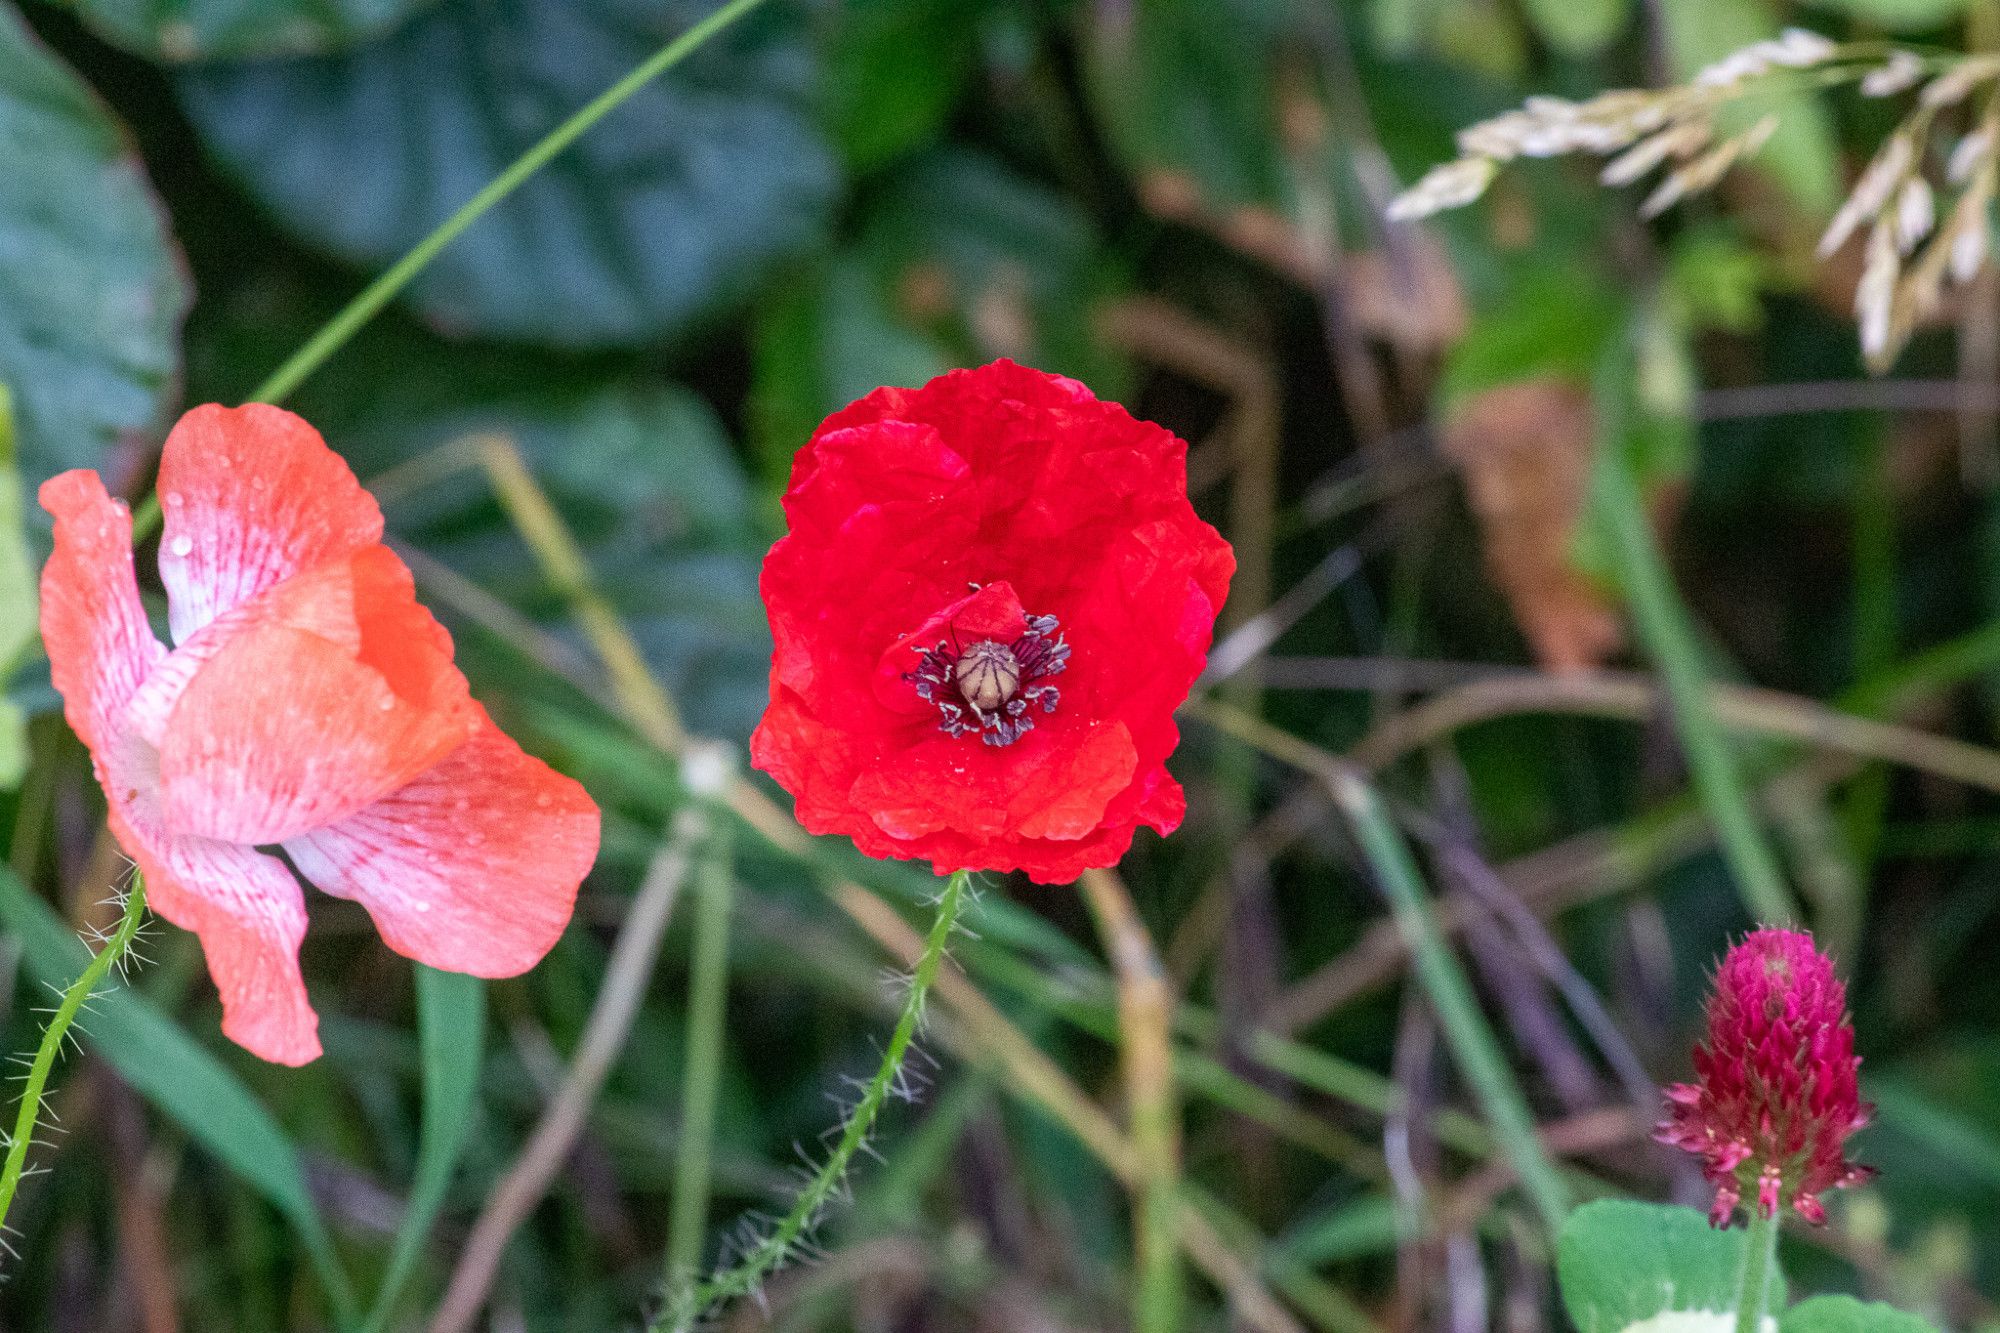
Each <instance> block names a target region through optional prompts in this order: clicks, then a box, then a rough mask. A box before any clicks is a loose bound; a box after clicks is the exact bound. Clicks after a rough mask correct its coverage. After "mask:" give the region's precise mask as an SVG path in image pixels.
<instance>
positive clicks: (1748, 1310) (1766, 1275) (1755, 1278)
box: [1736, 1207, 1778, 1333]
mask: <svg viewBox="0 0 2000 1333" xmlns="http://www.w3.org/2000/svg"><path fill="white" fill-rule="evenodd" d="M1749 1211H1750V1230H1749V1232H1748V1233H1747V1234H1745V1236H1744V1238H1743V1241H1744V1244H1743V1284H1742V1286H1741V1287H1739V1288H1738V1289H1737V1292H1736V1333H1762V1329H1763V1326H1764V1314H1765V1309H1764V1307H1765V1306H1766V1305H1768V1304H1769V1303H1770V1300H1771V1275H1772V1274H1774V1273H1775V1272H1777V1271H1778V1214H1777V1213H1775V1212H1774V1213H1772V1214H1771V1216H1769V1217H1766V1216H1764V1210H1763V1209H1761V1208H1755V1207H1753V1208H1751V1209H1750V1210H1749Z"/></svg>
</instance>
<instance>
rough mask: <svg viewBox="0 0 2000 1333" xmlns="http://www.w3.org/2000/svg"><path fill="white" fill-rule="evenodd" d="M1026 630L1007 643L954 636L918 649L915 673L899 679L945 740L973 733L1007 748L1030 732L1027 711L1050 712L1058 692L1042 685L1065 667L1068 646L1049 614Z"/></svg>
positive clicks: (1031, 722) (1032, 723)
mask: <svg viewBox="0 0 2000 1333" xmlns="http://www.w3.org/2000/svg"><path fill="white" fill-rule="evenodd" d="M1027 626H1028V628H1027V631H1026V632H1025V633H1023V634H1022V635H1021V636H1020V637H1019V638H1016V639H1014V640H1012V641H1010V642H1002V641H1001V640H999V639H979V640H976V641H975V642H973V643H970V644H965V643H961V642H960V641H959V639H958V637H957V635H956V633H954V634H953V635H952V636H951V637H950V638H945V639H940V640H938V642H937V646H936V647H934V648H919V649H918V650H917V651H918V652H919V653H920V654H921V656H920V658H919V659H918V662H917V669H916V670H915V671H910V672H906V673H905V674H904V676H903V679H904V680H906V681H908V682H910V684H911V686H912V687H914V688H915V690H916V692H917V697H918V698H920V699H924V700H927V701H929V702H930V703H932V704H934V705H936V706H937V710H938V718H939V722H938V729H939V730H941V731H943V732H944V734H945V735H947V736H965V735H973V734H977V735H978V737H979V738H980V739H981V740H982V741H984V742H985V743H986V744H988V745H995V746H999V745H1012V744H1013V743H1014V742H1015V741H1017V740H1019V739H1021V737H1022V736H1023V735H1025V734H1026V733H1028V732H1030V731H1032V730H1034V727H1035V719H1034V718H1033V717H1032V716H1030V708H1031V706H1033V705H1036V704H1039V705H1040V706H1041V710H1042V712H1044V713H1053V712H1055V711H1056V704H1057V703H1059V702H1060V701H1061V698H1062V695H1061V692H1060V691H1058V690H1057V689H1056V687H1055V686H1053V685H1051V684H1049V683H1048V679H1049V677H1051V676H1055V675H1060V674H1061V673H1062V670H1063V668H1065V667H1067V666H1068V665H1069V645H1068V644H1067V643H1064V642H1063V640H1062V636H1061V635H1060V634H1059V633H1057V622H1056V618H1055V617H1054V616H1036V615H1031V616H1028V617H1027Z"/></svg>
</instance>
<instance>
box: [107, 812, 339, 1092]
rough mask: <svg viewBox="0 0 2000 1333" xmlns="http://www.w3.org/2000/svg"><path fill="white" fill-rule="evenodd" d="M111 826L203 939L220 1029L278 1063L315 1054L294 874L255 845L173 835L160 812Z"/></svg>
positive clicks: (153, 891) (153, 892)
mask: <svg viewBox="0 0 2000 1333" xmlns="http://www.w3.org/2000/svg"><path fill="white" fill-rule="evenodd" d="M139 804H140V805H141V806H143V805H144V804H146V803H145V802H143V801H142V802H140V803H139ZM128 813H131V812H130V811H128ZM142 830H143V834H142ZM111 831H112V833H113V834H115V835H116V836H117V838H118V841H119V842H120V843H122V844H123V845H124V847H125V850H126V851H128V852H130V853H131V854H132V858H133V860H135V861H137V862H138V863H139V870H140V872H141V873H142V874H144V875H145V877H146V901H147V903H148V904H149V905H150V906H151V907H152V909H153V910H154V911H156V912H158V913H159V914H160V915H161V916H163V917H165V918H166V919H167V920H169V921H171V922H173V923H174V924H175V925H177V926H182V927H184V928H186V929H188V930H192V931H193V932H194V933H195V934H196V935H198V936H200V937H201V951H202V954H203V955H204V956H205V957H206V958H207V960H208V974H209V975H210V976H211V977H213V978H214V979H215V987H216V990H217V991H219V992H220V993H221V996H222V1032H223V1035H224V1036H226V1037H228V1038H229V1039H230V1040H231V1041H233V1042H235V1043H236V1044H237V1045H239V1046H242V1047H243V1048H244V1049H245V1050H248V1051H249V1052H250V1053H251V1054H253V1055H257V1056H261V1057H262V1058H263V1059H266V1060H271V1061H274V1062H276V1063H278V1064H281V1065H302V1064H305V1063H306V1062H307V1061H309V1060H312V1059H314V1058H316V1057H317V1056H318V1055H319V1053H320V1047H319V1035H318V1033H319V1017H318V1015H316V1014H314V1013H313V1009H312V1005H311V1004H310V1003H309V1002H308V1001H307V999H306V986H305V980H304V978H303V977H301V976H300V974H299V941H300V940H302V939H304V938H305V933H306V907H305V895H304V894H303V893H302V892H301V891H300V890H299V882H298V881H297V880H296V879H294V878H292V872H291V871H289V870H287V869H285V866H284V864H283V863H282V862H280V861H278V860H277V859H276V858H275V857H270V856H266V855H264V854H263V853H262V852H259V851H257V850H256V849H254V848H251V847H237V846H233V845H231V844H229V843H225V842H215V841H213V840H211V839H208V838H177V837H173V836H170V835H167V834H165V833H164V832H163V831H162V830H161V829H160V828H159V827H158V824H157V822H156V812H155V813H154V817H151V818H149V817H148V816H147V814H146V813H145V812H144V811H143V810H142V811H141V812H139V817H138V818H133V819H127V818H124V817H121V815H120V814H119V813H118V812H117V811H116V810H114V811H113V813H112V816H111Z"/></svg>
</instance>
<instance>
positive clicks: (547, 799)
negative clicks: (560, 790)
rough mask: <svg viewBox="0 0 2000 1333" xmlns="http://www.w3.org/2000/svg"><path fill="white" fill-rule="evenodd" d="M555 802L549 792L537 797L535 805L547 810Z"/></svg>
mask: <svg viewBox="0 0 2000 1333" xmlns="http://www.w3.org/2000/svg"><path fill="white" fill-rule="evenodd" d="M554 800H555V798H554V797H552V796H550V795H549V794H548V793H547V792H543V793H542V794H541V795H540V796H537V797H536V798H535V804H536V805H539V806H541V807H543V808H544V809H546V808H547V807H548V806H550V805H551V804H553V803H554Z"/></svg>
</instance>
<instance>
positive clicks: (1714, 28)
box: [1661, 0, 1840, 214]
mask: <svg viewBox="0 0 2000 1333" xmlns="http://www.w3.org/2000/svg"><path fill="white" fill-rule="evenodd" d="M1661 11H1662V16H1663V17H1664V18H1665V20H1666V23H1665V30H1666V37H1667V52H1668V56H1669V58H1670V59H1671V61H1672V65H1673V73H1674V77H1675V78H1677V79H1690V78H1693V77H1694V76H1695V74H1697V73H1698V72H1699V71H1700V70H1701V69H1702V67H1703V66H1706V65H1710V64H1713V63H1714V62H1715V61H1718V60H1720V59H1722V58H1723V57H1724V56H1726V55H1728V54H1729V53H1730V52H1732V51H1736V50H1740V49H1741V48H1743V47H1746V46H1749V45H1750V44H1751V43H1753V42H1760V41H1764V40H1766V39H1767V38H1771V37H1776V36H1777V35H1778V20H1777V17H1776V16H1775V14H1774V13H1773V12H1772V9H1771V6H1770V5H1769V4H1768V3H1767V0H1665V2H1664V3H1663V5H1662V6H1661ZM1766 110H1776V111H1777V112H1778V113H1779V114H1780V115H1781V117H1782V119H1781V120H1780V121H1779V124H1778V130H1777V132H1776V133H1775V134H1773V135H1772V136H1771V139H1770V142H1769V143H1767V144H1765V145H1764V149H1763V151H1762V152H1761V153H1759V154H1758V155H1757V156H1756V157H1755V158H1753V159H1751V160H1752V161H1753V162H1755V163H1758V164H1761V165H1762V166H1763V167H1764V168H1765V169H1766V170H1768V171H1769V172H1770V174H1771V176H1772V177H1773V178H1774V179H1775V180H1776V181H1777V182H1778V183H1779V184H1780V185H1782V186H1783V187H1784V189H1785V192H1786V193H1787V194H1789V195H1791V197H1792V199H1793V201H1794V202H1796V203H1797V204H1798V205H1799V206H1800V207H1802V208H1804V209H1806V210H1807V211H1808V212H1810V213H1814V214H1820V213H1827V212H1831V211H1832V209H1833V206H1834V202H1835V200H1836V199H1838V198H1839V195H1840V163H1839V156H1838V154H1837V152H1836V150H1835V146H1834V137H1833V122H1832V120H1831V119H1830V118H1829V117H1828V115H1827V110H1826V108H1825V106H1823V105H1821V104H1820V103H1819V102H1818V101H1817V100H1815V96H1814V94H1813V93H1812V92H1811V91H1809V90H1808V91H1802V92H1799V93H1797V94H1796V95H1794V96H1791V97H1789V98H1787V99H1786V100H1785V101H1784V103H1783V104H1782V105H1781V106H1777V107H1763V106H1760V107H1759V108H1758V109H1757V112H1756V114H1757V115H1760V116H1761V115H1763V114H1764V112H1765V111H1766ZM1741 128H1744V129H1748V128H1749V124H1748V123H1747V122H1746V123H1745V124H1744V125H1743V126H1741Z"/></svg>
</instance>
